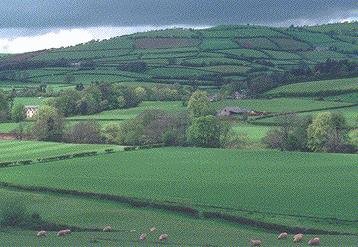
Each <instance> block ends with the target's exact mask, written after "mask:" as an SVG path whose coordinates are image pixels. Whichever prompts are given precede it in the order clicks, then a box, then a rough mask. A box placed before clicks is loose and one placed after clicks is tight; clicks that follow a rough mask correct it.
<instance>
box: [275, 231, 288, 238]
mask: <svg viewBox="0 0 358 247" xmlns="http://www.w3.org/2000/svg"><path fill="white" fill-rule="evenodd" d="M287 237H288V234H287V232H282V233H280V235H278V237H277V239H285V238H287Z"/></svg>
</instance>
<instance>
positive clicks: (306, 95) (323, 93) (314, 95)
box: [266, 88, 358, 98]
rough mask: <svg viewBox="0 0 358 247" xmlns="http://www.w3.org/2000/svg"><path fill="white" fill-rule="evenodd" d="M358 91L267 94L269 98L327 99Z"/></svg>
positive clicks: (357, 90) (338, 90)
mask: <svg viewBox="0 0 358 247" xmlns="http://www.w3.org/2000/svg"><path fill="white" fill-rule="evenodd" d="M356 92H358V89H356V88H351V89H332V90H329V89H327V90H322V91H319V92H277V93H267V94H266V95H267V96H270V97H274V98H280V97H327V96H335V95H340V94H345V93H356Z"/></svg>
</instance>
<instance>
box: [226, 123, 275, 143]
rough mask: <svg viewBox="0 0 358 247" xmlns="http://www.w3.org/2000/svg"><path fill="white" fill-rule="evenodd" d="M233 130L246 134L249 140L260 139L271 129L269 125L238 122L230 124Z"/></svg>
mask: <svg viewBox="0 0 358 247" xmlns="http://www.w3.org/2000/svg"><path fill="white" fill-rule="evenodd" d="M232 129H233V131H234V132H236V133H238V134H246V135H247V136H248V137H249V138H250V139H251V140H254V141H260V140H261V139H262V138H263V137H265V136H266V134H267V132H268V131H269V130H270V129H271V127H269V126H261V125H252V124H244V123H238V124H235V125H233V126H232Z"/></svg>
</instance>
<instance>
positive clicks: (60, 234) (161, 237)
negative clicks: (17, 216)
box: [36, 226, 168, 241]
mask: <svg viewBox="0 0 358 247" xmlns="http://www.w3.org/2000/svg"><path fill="white" fill-rule="evenodd" d="M111 231H112V227H111V226H106V227H104V228H103V232H111ZM155 231H157V228H155V227H151V228H150V229H149V232H151V233H153V232H155ZM131 232H135V230H131ZM47 234H48V232H47V231H43V230H42V231H39V232H37V234H36V236H37V237H47ZM69 234H71V230H70V229H63V230H60V231H58V232H57V236H58V237H64V236H67V235H69ZM158 239H159V241H165V240H167V239H168V234H161V235H159V238H158ZM139 240H141V241H145V240H147V234H146V233H142V234H141V235H140V236H139Z"/></svg>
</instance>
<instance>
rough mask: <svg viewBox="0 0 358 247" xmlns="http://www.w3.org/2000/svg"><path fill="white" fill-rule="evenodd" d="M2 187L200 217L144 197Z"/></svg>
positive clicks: (181, 207)
mask: <svg viewBox="0 0 358 247" xmlns="http://www.w3.org/2000/svg"><path fill="white" fill-rule="evenodd" d="M0 187H5V188H11V189H17V190H22V191H32V192H47V193H55V194H60V195H72V196H81V197H86V198H92V199H99V200H107V201H113V202H119V203H124V204H128V205H130V206H132V207H140V208H143V207H149V208H154V209H162V210H167V211H171V212H176V213H181V214H184V215H188V216H191V217H199V211H198V210H197V209H194V208H191V207H188V206H185V205H178V204H172V203H170V202H156V201H150V200H142V199H138V198H134V197H128V196H119V195H111V194H101V193H95V192H84V191H78V190H67V189H59V188H48V187H42V186H32V185H16V184H11V183H7V182H0Z"/></svg>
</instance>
